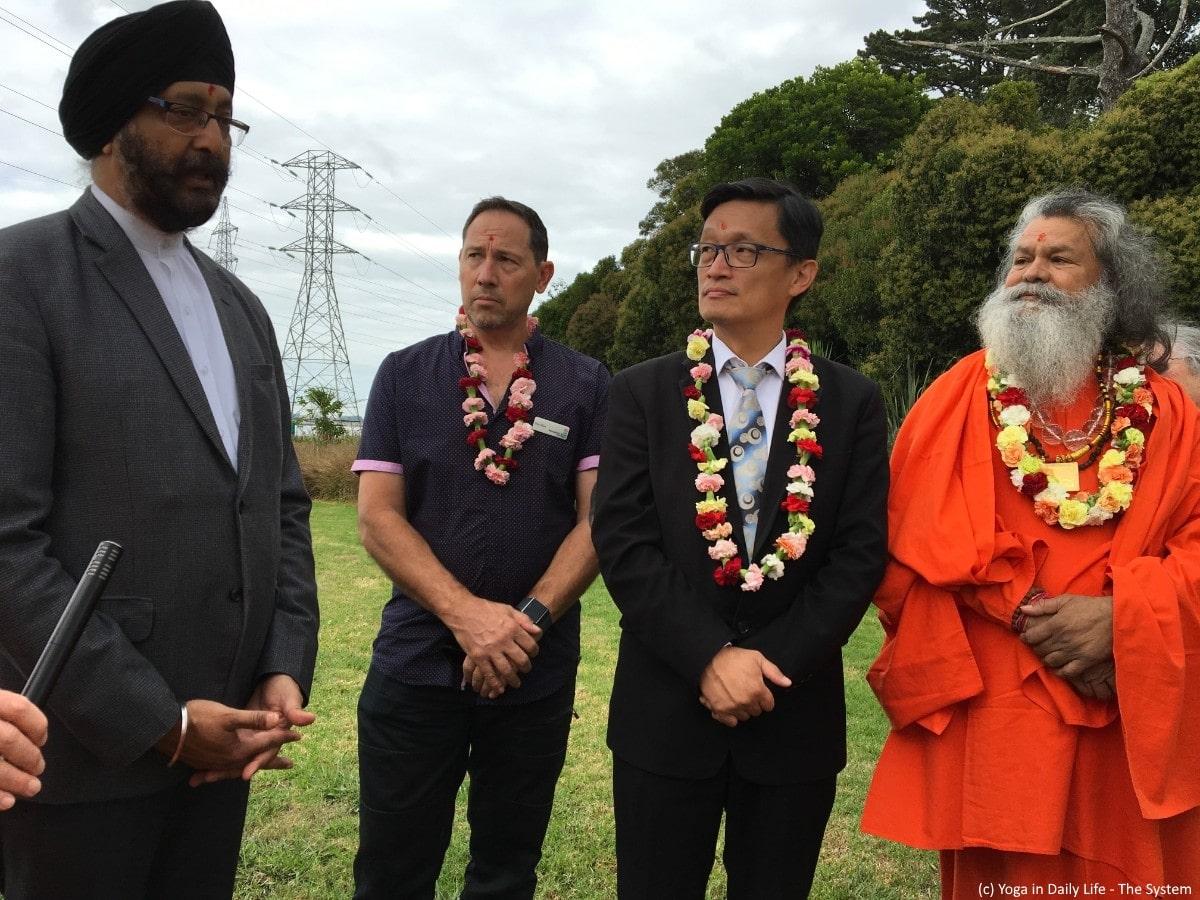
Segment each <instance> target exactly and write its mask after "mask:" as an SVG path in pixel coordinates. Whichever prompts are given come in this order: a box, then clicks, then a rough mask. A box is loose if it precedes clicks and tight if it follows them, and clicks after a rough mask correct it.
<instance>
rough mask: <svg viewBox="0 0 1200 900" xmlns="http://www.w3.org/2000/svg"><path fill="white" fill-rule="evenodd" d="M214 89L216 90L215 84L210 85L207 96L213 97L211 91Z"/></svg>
mask: <svg viewBox="0 0 1200 900" xmlns="http://www.w3.org/2000/svg"><path fill="white" fill-rule="evenodd" d="M216 89H217V86H216V85H215V84H210V85H209V86H208V96H210V97H211V96H212V95H213V91H215V90H216Z"/></svg>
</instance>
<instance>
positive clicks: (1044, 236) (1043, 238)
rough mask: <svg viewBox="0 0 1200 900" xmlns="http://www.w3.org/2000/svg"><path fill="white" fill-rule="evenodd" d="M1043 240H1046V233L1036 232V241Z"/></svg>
mask: <svg viewBox="0 0 1200 900" xmlns="http://www.w3.org/2000/svg"><path fill="white" fill-rule="evenodd" d="M1045 239H1046V232H1044V231H1040V232H1038V240H1039V241H1044V240H1045Z"/></svg>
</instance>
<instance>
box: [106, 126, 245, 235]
mask: <svg viewBox="0 0 1200 900" xmlns="http://www.w3.org/2000/svg"><path fill="white" fill-rule="evenodd" d="M117 144H118V152H119V154H120V157H121V160H122V162H123V163H124V179H125V189H126V191H127V192H128V193H129V199H130V202H131V203H132V204H133V207H134V209H135V210H136V211H137V212H138V213H139V214H140V215H141V216H142V217H143V218H144V219H146V221H148V222H150V224H152V225H154V226H155V227H156V228H158V229H159V230H160V231H164V232H166V233H167V234H176V233H178V232H181V231H186V230H187V229H189V228H195V227H196V226H197V225H203V224H204V223H205V222H207V221H208V220H209V219H211V218H212V216H213V213H215V212H216V211H217V205H218V204H219V203H220V202H221V192H222V191H223V190H225V183H226V182H227V181H228V180H229V165H228V164H227V163H226V162H225V161H224V160H223V159H221V158H220V157H219V156H214V155H213V154H211V153H202V152H200V151H195V150H189V151H188V152H187V153H186V154H184V155H183V156H181V157H179V159H178V160H176V161H175V162H174V164H172V163H170V162H168V161H167V160H165V159H164V158H163V157H161V156H158V155H156V154H155V153H154V151H153V150H152V149H151V147H150V144H149V143H148V142H147V141H146V140H145V139H144V138H143V137H142V136H141V135H139V134H138V133H137V131H135V130H134V129H133V128H126V129H125V130H123V131H122V132H121V133H120V134H119V135H118V137H117ZM190 175H204V176H207V177H208V178H210V179H212V183H213V186H212V188H211V189H210V190H189V189H187V188H185V187H184V186H183V180H184V179H185V178H187V177H188V176H190Z"/></svg>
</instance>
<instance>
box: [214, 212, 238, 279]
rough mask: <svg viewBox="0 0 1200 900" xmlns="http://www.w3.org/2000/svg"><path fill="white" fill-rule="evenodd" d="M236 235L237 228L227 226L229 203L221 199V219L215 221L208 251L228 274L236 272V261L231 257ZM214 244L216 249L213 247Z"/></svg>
mask: <svg viewBox="0 0 1200 900" xmlns="http://www.w3.org/2000/svg"><path fill="white" fill-rule="evenodd" d="M237 233H238V230H237V226H236V225H231V224H229V201H228V200H226V199H224V198H222V199H221V218H220V219H218V220H217V227H216V228H214V229H213V233H212V236H211V237H210V238H209V239H208V249H209V250H212V251H213V253H215V254H216V260H217V263H218V264H219V265H222V266H224V267H225V268H226V269H228V270H229V271H230V272H236V271H237V264H238V261H237V257H236V256H234V255H233V242H234V241H236V240H237ZM214 243H215V244H216V247H214V246H213V244H214Z"/></svg>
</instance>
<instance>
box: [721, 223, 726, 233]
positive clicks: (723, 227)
mask: <svg viewBox="0 0 1200 900" xmlns="http://www.w3.org/2000/svg"><path fill="white" fill-rule="evenodd" d="M721 230H722V231H724V230H725V223H724V222H722V223H721Z"/></svg>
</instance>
